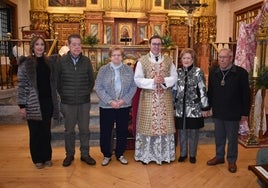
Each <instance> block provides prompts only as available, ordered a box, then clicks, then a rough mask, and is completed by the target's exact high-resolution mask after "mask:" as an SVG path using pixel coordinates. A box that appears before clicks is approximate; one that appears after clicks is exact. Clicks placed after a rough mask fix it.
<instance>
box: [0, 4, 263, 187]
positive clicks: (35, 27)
mask: <svg viewBox="0 0 268 188" xmlns="http://www.w3.org/2000/svg"><path fill="white" fill-rule="evenodd" d="M242 26H244V27H242ZM251 28H254V29H255V30H254V33H253V34H252V35H250V32H251V31H252V30H250V32H248V31H249V29H251ZM243 29H244V30H243ZM242 31H244V32H245V33H246V34H244V35H243V34H241V32H242ZM73 33H77V34H80V36H81V38H82V39H83V45H82V50H83V54H84V55H86V56H88V57H89V58H90V60H91V62H92V65H93V68H94V72H95V74H97V73H98V69H99V68H100V67H101V66H102V65H104V64H106V63H108V62H109V58H108V51H109V47H110V46H111V45H120V46H122V47H123V49H124V51H125V56H124V60H123V61H124V63H126V64H128V65H130V66H132V67H133V66H134V64H135V63H136V61H137V60H138V59H139V58H140V57H141V56H142V55H145V54H146V53H148V51H149V47H148V39H149V38H150V37H151V36H153V35H155V34H157V35H160V36H161V37H162V38H163V40H162V43H163V47H162V53H164V54H167V55H169V56H170V57H171V58H172V59H173V63H174V64H175V65H176V67H179V66H181V64H180V59H179V54H180V52H181V50H183V49H185V48H192V49H194V50H195V52H196V53H197V66H198V67H200V68H201V69H202V70H203V72H204V73H205V76H206V77H207V76H208V73H209V70H210V68H211V67H212V66H215V65H217V57H218V56H217V55H218V51H219V50H220V49H221V48H230V49H231V50H232V51H233V53H234V57H235V60H234V61H235V62H234V63H235V64H237V65H240V66H241V67H243V68H245V69H246V70H247V71H248V73H249V75H250V78H251V79H252V83H253V84H252V85H251V96H252V97H251V98H252V99H251V103H252V105H251V108H252V109H253V110H252V109H251V113H250V116H251V117H250V121H249V125H248V134H247V135H243V136H241V138H240V145H239V155H240V154H241V155H240V156H239V169H238V173H236V175H231V174H227V173H228V172H225V166H219V167H217V168H215V169H212V168H207V166H206V165H205V161H206V160H207V159H208V158H209V157H210V156H211V155H213V152H214V140H213V125H212V124H213V123H212V122H211V121H210V120H208V121H207V126H206V128H205V129H206V130H204V133H202V135H210V136H204V137H202V136H201V138H200V139H203V141H201V144H200V146H199V154H198V155H199V156H198V157H199V158H198V161H197V164H196V165H195V166H193V165H190V164H183V165H180V164H177V162H174V163H176V164H174V163H172V164H164V165H161V166H159V165H153V164H150V165H147V166H144V165H141V164H138V163H135V161H134V159H132V161H131V162H130V164H129V165H127V166H124V167H122V166H120V165H117V164H112V165H111V167H110V166H109V167H107V168H105V169H104V167H101V166H100V165H97V166H96V167H94V168H88V167H86V166H83V165H80V163H79V162H78V159H77V161H76V164H75V165H74V166H73V167H72V168H70V169H63V168H62V166H61V165H60V163H61V160H62V159H63V156H64V147H63V144H62V143H61V141H62V140H61V141H57V142H54V145H53V158H54V159H53V160H54V162H53V163H54V165H53V167H52V168H51V169H45V170H44V171H43V172H40V171H37V170H36V169H33V167H32V166H31V162H30V156H29V148H28V133H27V126H26V124H27V122H26V121H25V120H22V119H21V117H19V116H20V114H19V113H18V106H17V105H16V101H15V95H16V86H17V78H16V71H17V65H16V63H17V59H18V56H20V55H25V56H27V55H29V44H30V40H31V37H32V36H36V35H40V36H42V37H44V38H45V40H46V42H47V44H48V46H49V48H48V49H47V55H51V54H54V53H57V54H58V53H60V50H61V48H62V47H64V46H65V45H66V40H67V37H68V36H69V35H70V34H73ZM245 35H246V36H245ZM243 37H244V38H243ZM250 37H252V38H250ZM164 39H165V40H164ZM242 40H244V41H246V44H245V45H247V44H248V43H249V42H250V40H252V41H253V44H254V46H253V48H251V49H249V48H247V47H245V45H244V46H243V44H242V47H241V43H242V42H241V41H242ZM14 48H15V49H16V53H17V54H16V55H15V54H14V51H13V50H14ZM244 49H245V50H244ZM12 53H13V54H12ZM11 54H12V57H11ZM237 54H238V55H237ZM239 54H240V56H239ZM0 56H1V59H0V62H1V69H0V78H1V79H0V87H1V89H0V148H1V150H2V151H1V154H0V187H47V186H50V187H164V186H167V187H172V188H173V187H193V186H198V187H227V186H229V187H234V186H235V187H249V188H250V187H258V186H259V184H258V183H257V180H256V178H257V177H256V176H255V174H254V173H252V172H251V171H250V170H248V166H249V165H254V164H255V157H256V153H257V150H258V149H259V148H261V147H268V119H267V117H268V92H267V86H266V87H262V88H257V86H256V84H254V79H253V78H257V77H258V76H260V73H261V72H262V71H265V70H266V71H267V68H268V1H267V0H23V1H22V0H2V1H1V2H0ZM241 56H243V57H244V58H241ZM255 63H257V64H258V72H259V73H258V74H257V73H256V72H255V73H256V75H254V71H256V70H255V68H254V67H255ZM258 91H260V92H258ZM257 93H258V94H259V95H257ZM260 93H261V94H260ZM92 103H94V104H92V106H94V105H96V107H95V108H93V109H98V107H97V104H98V100H97V97H96V96H95V98H94V95H93V102H92ZM91 109H92V108H91ZM90 113H91V117H92V120H90V122H91V123H90V124H91V125H90V127H91V128H90V129H91V132H92V134H93V136H92V139H93V140H91V141H90V143H91V144H92V145H94V147H92V149H91V151H92V152H93V155H95V156H96V158H100V160H101V152H100V151H99V147H98V138H99V135H98V134H99V132H98V131H99V126H98V122H99V121H98V118H99V116H98V113H99V112H98V111H97V110H96V111H95V110H91V112H90ZM94 118H95V119H94ZM52 129H53V130H52V134H53V135H52V140H53V138H54V139H56V140H57V139H59V137H61V139H62V137H63V132H64V129H63V125H61V127H57V126H54V127H53V128H52ZM207 129H209V130H208V132H206V131H207ZM208 137H210V138H208ZM94 139H95V140H94ZM133 139H134V138H131V133H130V138H129V143H128V147H129V150H128V151H127V154H126V155H127V156H128V158H129V159H131V158H133ZM59 140H60V139H59ZM204 140H205V141H204ZM97 163H98V161H97ZM112 163H116V162H114V161H112ZM99 164H100V162H99ZM213 177H215V178H214V179H213ZM212 179H213V180H212ZM267 182H268V178H267V177H266V183H267ZM267 186H268V183H267V184H266V187H267Z"/></svg>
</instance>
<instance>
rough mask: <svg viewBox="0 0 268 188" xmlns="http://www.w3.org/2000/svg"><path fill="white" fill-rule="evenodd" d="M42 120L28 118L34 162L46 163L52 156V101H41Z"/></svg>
mask: <svg viewBox="0 0 268 188" xmlns="http://www.w3.org/2000/svg"><path fill="white" fill-rule="evenodd" d="M40 104H41V111H42V118H43V119H42V120H41V121H37V120H27V122H28V128H29V136H30V153H31V157H32V161H33V163H44V162H46V161H50V160H51V157H52V148H51V117H52V109H53V106H52V101H51V100H43V101H40Z"/></svg>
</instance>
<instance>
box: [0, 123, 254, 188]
mask: <svg viewBox="0 0 268 188" xmlns="http://www.w3.org/2000/svg"><path fill="white" fill-rule="evenodd" d="M177 149H178V148H177ZM214 150H215V147H214V145H213V144H200V145H199V147H198V156H197V163H196V164H191V163H190V162H189V161H187V162H185V163H178V162H177V160H176V161H175V162H172V163H171V164H164V165H157V164H155V163H152V164H149V165H142V164H141V163H139V162H135V161H134V159H133V154H134V151H133V150H128V151H127V152H126V157H127V158H128V159H129V164H128V165H121V164H120V163H119V162H118V161H117V160H115V159H114V156H113V160H112V161H111V163H110V164H109V165H108V166H106V167H103V166H101V161H102V154H101V152H100V148H99V147H96V146H95V147H91V155H92V156H93V157H94V158H95V159H96V161H97V165H96V166H88V165H86V164H85V163H82V162H81V161H80V159H79V157H80V156H79V155H78V154H79V148H78V147H77V148H76V151H77V154H76V156H75V157H76V158H75V161H74V162H73V164H72V165H71V166H70V167H62V160H63V158H64V157H65V151H64V147H62V146H60V147H59V146H58V147H53V166H52V167H46V168H44V169H41V170H38V169H36V168H35V167H34V165H33V164H32V161H31V158H30V154H29V148H28V128H27V126H26V125H0V152H1V153H0V187H1V188H24V187H25V188H32V187H33V188H39V187H40V188H43V187H46V188H47V187H49V188H61V187H62V188H84V187H97V188H99V187H100V188H106V187H117V188H124V187H126V188H132V187H133V188H140V187H141V188H150V187H152V188H163V187H164V188H173V187H177V188H185V187H187V188H188V187H189V188H193V187H197V188H200V187H201V188H202V187H205V188H215V187H216V188H227V187H236V188H240V187H241V188H247V187H249V188H251V187H252V188H253V187H254V188H255V187H259V185H258V183H257V181H256V177H255V175H254V174H253V173H252V172H251V171H248V169H247V166H248V165H249V164H255V157H256V152H257V149H256V148H250V149H246V148H243V147H242V146H239V159H238V162H237V165H238V171H237V173H235V174H232V173H229V172H228V170H227V163H225V164H221V165H217V166H213V167H211V166H207V165H206V161H207V160H208V159H210V158H211V157H213V156H214V152H215V151H214ZM177 156H178V152H177Z"/></svg>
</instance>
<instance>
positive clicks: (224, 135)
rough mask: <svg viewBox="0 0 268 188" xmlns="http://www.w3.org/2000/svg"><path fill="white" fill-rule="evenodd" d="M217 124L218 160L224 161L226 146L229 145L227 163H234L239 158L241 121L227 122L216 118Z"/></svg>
mask: <svg viewBox="0 0 268 188" xmlns="http://www.w3.org/2000/svg"><path fill="white" fill-rule="evenodd" d="M213 120H214V123H215V143H216V158H217V159H224V155H225V144H226V140H228V145H227V161H228V162H229V163H234V162H236V160H237V156H238V130H239V121H225V120H221V119H217V118H214V119H213Z"/></svg>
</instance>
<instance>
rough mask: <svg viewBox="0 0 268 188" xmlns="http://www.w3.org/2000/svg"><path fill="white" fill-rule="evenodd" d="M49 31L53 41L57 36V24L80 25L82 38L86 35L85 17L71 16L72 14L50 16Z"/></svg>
mask: <svg viewBox="0 0 268 188" xmlns="http://www.w3.org/2000/svg"><path fill="white" fill-rule="evenodd" d="M49 20H50V21H49V29H50V37H51V38H52V39H53V38H54V35H55V23H64V22H69V23H79V31H80V33H79V34H80V36H81V37H83V36H84V34H85V17H84V15H83V14H77V15H70V14H50V15H49Z"/></svg>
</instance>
